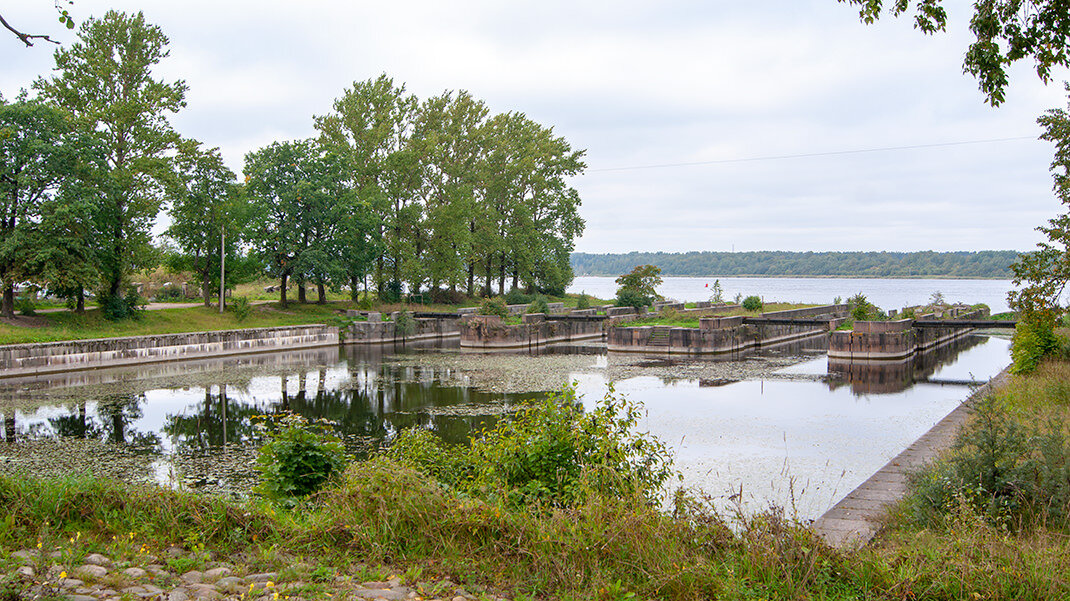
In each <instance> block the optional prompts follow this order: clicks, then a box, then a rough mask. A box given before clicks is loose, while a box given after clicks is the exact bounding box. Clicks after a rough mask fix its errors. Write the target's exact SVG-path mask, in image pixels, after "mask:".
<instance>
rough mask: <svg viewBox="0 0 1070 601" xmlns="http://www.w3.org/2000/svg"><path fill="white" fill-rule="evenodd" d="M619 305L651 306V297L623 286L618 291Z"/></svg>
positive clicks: (637, 307)
mask: <svg viewBox="0 0 1070 601" xmlns="http://www.w3.org/2000/svg"><path fill="white" fill-rule="evenodd" d="M617 306H618V307H635V308H636V309H639V308H641V307H648V306H650V299H649V298H648V297H646V296H643V295H642V294H640V293H639V292H637V291H635V290H632V289H630V288H621V289H620V290H618V291H617Z"/></svg>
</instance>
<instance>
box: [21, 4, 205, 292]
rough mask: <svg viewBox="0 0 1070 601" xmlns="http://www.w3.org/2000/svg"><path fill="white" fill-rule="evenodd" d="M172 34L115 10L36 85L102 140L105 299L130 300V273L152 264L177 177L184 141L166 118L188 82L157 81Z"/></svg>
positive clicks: (85, 30)
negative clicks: (170, 184) (169, 185)
mask: <svg viewBox="0 0 1070 601" xmlns="http://www.w3.org/2000/svg"><path fill="white" fill-rule="evenodd" d="M167 44H168V40H167V36H165V35H164V34H163V32H162V31H161V30H160V28H159V27H157V26H155V25H151V24H148V23H146V22H145V18H144V15H142V14H141V13H138V14H136V15H127V14H123V13H118V12H116V11H108V12H107V13H106V14H105V15H104V17H102V18H100V19H90V20H88V21H86V22H85V23H83V24H82V27H81V30H80V31H79V39H78V41H77V42H75V43H74V44H72V45H71V46H70V47H69V48H59V49H57V50H56V52H55V60H56V73H55V75H54V76H53V77H52V78H51V79H45V78H39V79H38V80H37V82H36V83H35V84H34V87H36V88H37V89H38V90H39V91H40V93H41V96H42V97H43V98H44V99H46V100H48V101H51V102H54V103H56V104H57V105H59V106H60V107H62V108H63V109H65V110H67V111H69V112H70V113H71V114H73V115H74V116H75V118H76V119H78V120H80V121H82V122H83V124H84V126H85V127H86V128H87V129H89V130H91V131H93V132H95V134H96V135H97V136H98V137H99V138H100V139H101V141H102V143H103V146H104V149H105V155H106V158H107V163H108V174H109V180H110V181H109V182H108V185H107V186H106V188H105V193H104V195H103V202H102V204H101V207H100V210H99V212H98V215H97V220H98V223H100V224H101V226H102V227H100V228H99V231H98V235H99V236H100V240H99V245H100V249H101V252H100V255H99V261H100V268H101V272H102V276H103V280H104V286H103V288H104V289H103V290H102V293H103V296H106V297H108V298H110V299H111V300H112V301H113V302H120V299H122V298H125V295H124V294H123V290H122V287H123V285H124V284H125V283H126V280H127V278H128V276H129V274H130V273H131V272H132V271H133V270H136V269H139V268H142V267H146V266H150V264H151V263H152V261H153V258H154V255H153V253H152V246H151V239H150V234H149V229H150V227H151V226H152V223H153V221H154V220H155V218H156V216H157V214H158V213H159V211H160V207H161V204H162V202H163V199H164V192H165V182H166V181H167V179H168V178H169V176H170V173H171V165H170V161H169V160H168V156H167V155H168V153H169V152H170V151H173V150H174V149H175V148H176V146H177V144H178V141H179V137H178V134H177V133H176V132H175V131H174V130H173V129H172V128H171V124H170V123H169V122H168V120H167V114H168V113H175V112H177V111H178V110H179V109H181V108H182V107H183V106H185V100H184V98H185V93H186V84H185V83H184V82H182V81H181V80H179V81H176V82H172V83H166V82H164V81H161V80H156V79H153V77H152V69H153V68H154V67H155V66H156V65H157V64H158V63H159V62H160V61H161V60H162V59H164V58H166V57H167V56H168V53H169V51H168V50H167Z"/></svg>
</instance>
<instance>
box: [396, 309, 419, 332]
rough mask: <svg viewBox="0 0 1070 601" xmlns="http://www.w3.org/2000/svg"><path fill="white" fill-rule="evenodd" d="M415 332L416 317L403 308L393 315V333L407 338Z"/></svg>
mask: <svg viewBox="0 0 1070 601" xmlns="http://www.w3.org/2000/svg"><path fill="white" fill-rule="evenodd" d="M414 333H416V319H415V318H413V316H412V313H409V312H408V311H406V310H405V309H402V310H400V311H398V313H397V315H395V316H394V335H395V336H401V337H402V338H408V337H409V336H412V335H413V334H414Z"/></svg>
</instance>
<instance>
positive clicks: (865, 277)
mask: <svg viewBox="0 0 1070 601" xmlns="http://www.w3.org/2000/svg"><path fill="white" fill-rule="evenodd" d="M574 275H575V277H577V278H588V277H590V278H618V277H620V275H621V274H619V273H615V274H609V273H577V274H574ZM661 277H662V278H693V279H702V278H707V279H709V278H737V279H744V278H762V279H771V280H772V279H777V280H781V279H783V280H786V279H798V280H993V281H1009V280H1010V279H1011V278H1010V277H995V276H992V277H984V276H953V275H799V274H791V275H770V274H746V275H679V274H666V273H662V274H661Z"/></svg>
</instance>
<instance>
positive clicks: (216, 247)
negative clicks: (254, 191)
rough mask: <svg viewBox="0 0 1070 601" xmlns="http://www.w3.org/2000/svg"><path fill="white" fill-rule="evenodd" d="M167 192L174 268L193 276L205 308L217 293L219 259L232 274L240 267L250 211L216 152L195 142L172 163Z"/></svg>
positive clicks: (231, 173) (189, 142)
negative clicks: (223, 258) (174, 245)
mask: <svg viewBox="0 0 1070 601" xmlns="http://www.w3.org/2000/svg"><path fill="white" fill-rule="evenodd" d="M168 189H169V196H170V198H171V207H170V215H171V227H169V228H168V229H167V235H168V237H170V238H171V239H172V240H174V241H175V243H176V244H177V245H178V248H179V250H180V254H179V255H177V256H176V257H175V260H173V261H172V267H175V268H178V269H181V270H189V271H192V272H193V273H194V275H195V276H196V278H197V280H198V283H199V284H200V288H201V298H202V299H203V301H204V306H206V307H207V306H209V305H210V304H211V300H212V296H213V292H214V291H216V290H218V287H219V274H220V258H221V257H226V262H227V265H229V266H230V267H231V268H232V271H233V268H234V267H239V266H240V252H239V250H240V243H241V241H242V238H243V236H244V234H245V227H246V222H247V220H248V219H249V210H248V206H247V203H246V202H245V197H244V195H243V194H242V190H241V188H240V186H239V185H238V184H237V182H236V180H235V176H234V172H232V171H231V170H230V169H228V168H227V166H226V165H225V164H224V163H223V157H222V156H220V154H219V149H218V148H212V149H208V150H205V149H203V148H201V144H200V143H199V142H195V141H187V142H185V143H184V144H183V147H182V149H181V151H180V152H179V153H178V156H177V157H176V158H175V177H174V178H173V179H171V180H170V182H169V186H168ZM221 252H222V253H224V254H220V253H221ZM232 281H233V280H232Z"/></svg>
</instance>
